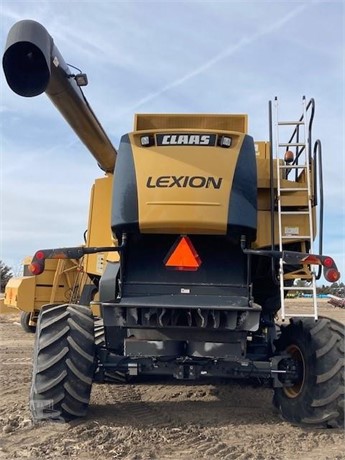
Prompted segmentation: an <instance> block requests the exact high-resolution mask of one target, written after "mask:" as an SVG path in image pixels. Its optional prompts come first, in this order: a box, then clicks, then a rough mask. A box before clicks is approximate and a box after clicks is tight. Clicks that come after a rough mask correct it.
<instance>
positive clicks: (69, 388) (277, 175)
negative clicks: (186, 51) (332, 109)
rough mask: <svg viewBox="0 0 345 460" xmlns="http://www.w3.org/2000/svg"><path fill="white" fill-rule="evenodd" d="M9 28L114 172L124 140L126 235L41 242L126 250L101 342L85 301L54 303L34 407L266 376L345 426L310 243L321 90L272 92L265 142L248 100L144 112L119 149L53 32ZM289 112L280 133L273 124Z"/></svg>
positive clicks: (299, 412)
mask: <svg viewBox="0 0 345 460" xmlns="http://www.w3.org/2000/svg"><path fill="white" fill-rule="evenodd" d="M8 40H9V41H8V45H7V48H6V51H5V55H4V70H5V74H6V78H7V81H8V83H9V85H10V87H11V88H12V89H13V90H14V91H15V92H17V93H18V94H20V95H23V96H34V95H36V94H39V93H41V92H43V91H46V93H47V94H48V96H49V97H50V98H51V99H52V101H53V103H54V104H55V105H56V106H57V107H58V109H59V110H60V112H61V113H62V114H63V116H64V117H65V118H66V119H67V121H68V122H69V123H70V125H71V126H72V128H73V129H74V130H75V131H76V133H77V134H78V135H79V137H80V138H81V140H82V141H83V142H84V143H85V144H86V145H87V147H88V148H89V150H90V152H91V153H92V155H94V156H95V158H96V159H97V161H98V163H100V165H101V167H102V168H103V169H104V170H105V171H108V172H109V171H110V170H111V169H112V168H113V167H114V164H115V161H114V158H115V155H116V165H115V169H114V186H113V191H112V204H111V222H110V227H111V232H112V235H113V238H114V241H116V242H117V243H116V244H117V246H115V247H114V246H109V247H90V246H89V247H77V248H57V249H43V250H39V251H38V252H37V253H36V255H35V257H34V259H33V261H32V268H33V270H35V271H36V273H40V272H42V271H43V270H44V267H45V260H47V259H50V258H73V259H80V258H81V257H83V256H84V255H85V254H97V253H99V252H108V253H111V252H113V253H117V254H119V260H118V261H110V260H108V262H107V265H106V269H105V272H104V274H103V276H102V277H101V278H100V280H99V296H100V298H99V301H97V302H96V303H97V305H98V306H99V307H100V310H101V316H102V319H103V323H104V341H102V342H101V343H97V344H96V343H95V340H94V337H93V334H94V332H93V331H94V324H93V316H92V313H91V311H90V308H89V307H88V306H82V305H74V304H63V305H57V306H50V305H47V306H46V307H43V308H42V310H41V312H40V316H39V320H38V325H37V341H36V348H35V351H34V373H33V383H32V389H31V397H30V400H31V410H32V414H33V417H34V418H35V419H37V420H42V419H47V418H49V419H53V420H54V419H63V420H70V419H72V418H74V417H77V416H83V415H85V414H86V411H87V407H88V404H89V397H90V391H91V385H92V381H98V382H109V381H110V382H111V381H116V380H117V377H118V376H119V375H121V377H122V378H125V379H126V378H131V382H135V379H136V377H137V376H140V375H146V376H150V375H152V376H171V377H172V378H176V379H179V380H198V379H200V380H201V379H203V378H204V377H208V378H211V377H222V378H242V379H243V378H251V377H257V378H260V379H266V380H269V381H270V382H271V383H272V386H273V388H274V404H275V405H276V406H277V407H278V408H279V410H280V411H281V413H282V415H283V417H285V418H286V419H287V420H289V421H291V422H293V423H301V424H309V425H313V426H322V427H341V426H342V425H343V422H344V412H343V405H342V395H343V394H344V382H343V379H342V371H343V370H344V359H343V355H342V353H341V351H340V350H341V347H342V346H343V345H341V344H342V343H343V340H344V328H343V326H342V325H341V324H339V323H337V322H335V321H332V320H330V319H328V318H320V317H319V316H318V312H317V304H316V285H315V283H316V279H317V278H319V277H320V276H321V273H322V271H323V275H324V277H325V278H326V279H327V280H328V281H337V280H338V279H339V277H340V274H339V272H338V270H337V267H336V264H335V262H334V261H333V259H331V258H330V257H328V256H326V255H323V254H322V248H319V251H315V250H314V248H313V242H314V239H315V236H316V223H317V222H316V221H317V213H316V207H317V204H318V203H321V204H322V201H323V198H322V187H321V186H320V184H321V183H322V182H321V181H320V179H321V177H320V175H319V176H318V177H317V176H316V173H315V171H320V167H319V166H320V164H321V143H320V141H316V142H315V144H313V143H312V121H313V118H314V109H315V102H314V100H313V99H311V100H310V101H306V99H305V98H303V101H302V110H301V111H302V115H301V116H300V117H299V118H298V117H297V118H296V120H295V121H286V122H284V121H281V120H280V119H278V113H277V112H275V113H273V105H274V107H275V108H277V106H278V101H277V100H276V101H275V102H274V104H272V103H270V104H269V115H270V132H271V136H270V139H269V140H268V141H256V140H254V139H253V138H252V137H251V136H250V134H249V133H248V132H247V115H244V114H221V115H214V114H212V115H210V114H183V115H181V114H137V115H136V117H135V123H134V129H133V131H132V132H129V133H127V134H124V135H123V136H122V138H121V141H120V144H119V147H118V149H117V151H115V149H114V148H113V147H112V145H111V143H110V141H109V140H108V138H107V136H106V135H105V133H104V130H103V128H102V127H101V126H100V124H99V122H98V120H97V119H96V118H95V116H94V115H93V113H92V111H91V109H90V108H89V105H88V103H87V102H86V99H85V97H84V96H83V93H82V92H81V88H80V87H78V86H77V84H76V81H75V78H74V77H72V76H71V75H70V71H69V69H68V67H67V66H66V64H65V63H64V60H63V59H62V57H61V55H60V54H59V52H58V51H57V49H56V47H55V45H54V43H53V40H52V38H51V37H50V36H49V34H48V32H47V31H46V30H45V29H44V28H43V27H42V26H41V25H39V24H37V23H34V22H32V21H29V22H28V21H24V22H21V23H19V25H18V24H17V25H15V26H14V32H13V31H12V32H10V34H9V39H8ZM77 114H78V116H76V115H77ZM76 119H78V121H77V122H76ZM289 125H291V132H292V134H291V135H289V136H287V139H284V140H283V139H282V138H281V136H278V135H277V134H276V133H277V132H278V131H279V130H280V129H281V128H282V127H284V128H286V127H288V126H289ZM274 128H275V129H274ZM318 226H319V228H320V230H321V232H322V221H320V222H319V223H318ZM297 279H302V280H304V281H305V289H306V290H309V291H310V293H311V306H310V311H309V312H308V313H305V312H301V314H300V315H298V316H297V317H293V318H290V322H289V324H288V325H283V326H281V327H280V323H279V324H278V322H277V319H276V318H277V314H279V315H280V316H281V319H282V320H285V318H286V317H289V316H291V315H290V314H289V312H288V309H287V308H286V307H287V305H285V296H286V294H287V292H288V291H289V290H292V291H293V290H294V289H296V287H295V286H294V281H295V280H297ZM48 338H49V340H50V342H49V343H50V347H48V348H47V347H44V346H43V345H44V344H45V343H46V341H47V340H48ZM320 350H323V352H322V353H321V352H320ZM57 395H58V397H57Z"/></svg>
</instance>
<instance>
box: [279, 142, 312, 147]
mask: <svg viewBox="0 0 345 460" xmlns="http://www.w3.org/2000/svg"><path fill="white" fill-rule="evenodd" d="M278 145H279V147H306V144H305V143H304V142H282V143H280V144H278Z"/></svg>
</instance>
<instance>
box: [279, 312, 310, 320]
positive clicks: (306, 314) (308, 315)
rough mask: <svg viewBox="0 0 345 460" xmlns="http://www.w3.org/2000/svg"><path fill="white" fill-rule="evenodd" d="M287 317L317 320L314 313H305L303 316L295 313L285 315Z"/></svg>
mask: <svg viewBox="0 0 345 460" xmlns="http://www.w3.org/2000/svg"><path fill="white" fill-rule="evenodd" d="M285 316H288V317H289V318H291V317H293V316H295V317H301V318H315V319H317V315H314V314H313V313H304V314H301V315H296V314H293V313H285Z"/></svg>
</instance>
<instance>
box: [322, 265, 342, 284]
mask: <svg viewBox="0 0 345 460" xmlns="http://www.w3.org/2000/svg"><path fill="white" fill-rule="evenodd" d="M324 277H325V278H326V280H327V281H328V282H329V283H335V282H336V281H338V279H339V278H340V273H339V272H338V270H337V269H335V268H329V269H328V270H325V273H324Z"/></svg>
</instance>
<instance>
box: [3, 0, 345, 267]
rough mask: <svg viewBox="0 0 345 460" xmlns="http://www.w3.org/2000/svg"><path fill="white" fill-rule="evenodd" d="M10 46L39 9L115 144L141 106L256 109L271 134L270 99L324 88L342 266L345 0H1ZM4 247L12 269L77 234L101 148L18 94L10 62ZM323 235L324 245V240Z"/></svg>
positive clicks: (333, 248) (290, 104) (259, 133)
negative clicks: (93, 148)
mask: <svg viewBox="0 0 345 460" xmlns="http://www.w3.org/2000/svg"><path fill="white" fill-rule="evenodd" d="M0 5H1V6H0V18H1V23H0V24H1V28H0V48H1V50H2V51H3V50H4V47H5V42H6V36H7V33H8V31H9V29H10V27H11V26H12V25H13V24H14V23H15V22H17V21H18V20H22V19H34V20H36V21H38V22H41V23H42V24H43V25H44V26H45V27H46V29H47V30H48V31H49V33H50V34H51V35H52V37H53V38H54V41H55V44H56V46H57V48H58V49H59V50H60V52H61V54H62V56H63V57H64V59H65V60H66V62H68V63H70V64H73V65H75V66H77V67H79V68H81V69H82V70H83V71H84V72H86V73H87V74H88V78H89V85H88V86H87V87H86V88H85V90H84V92H85V95H86V97H87V99H88V101H89V102H90V104H91V106H92V108H93V110H94V112H95V113H96V114H97V117H98V118H99V120H100V121H101V123H102V125H103V126H104V128H105V130H106V132H107V134H108V136H109V137H110V139H111V140H112V142H113V144H114V145H115V147H117V146H118V143H119V139H120V137H121V135H122V134H123V133H125V132H128V131H131V130H132V127H133V115H134V113H145V112H149V113H155V112H160V113H169V112H175V113H179V112H180V113H194V112H195V113H202V112H206V113H248V115H249V132H250V134H251V135H253V136H254V138H255V139H256V140H265V139H268V114H267V105H268V100H270V99H273V98H274V97H275V96H278V98H279V100H280V104H281V115H282V118H285V119H295V118H296V117H297V116H299V114H300V109H301V105H300V102H301V98H302V96H303V95H306V97H307V98H310V97H314V98H315V100H316V116H315V122H314V139H317V138H320V139H321V141H322V146H323V162H324V188H325V232H324V253H325V254H328V255H330V256H333V257H334V258H335V260H336V262H337V264H338V266H339V268H340V270H341V272H342V273H345V237H344V228H345V211H344V201H345V185H344V183H345V159H344V158H345V155H344V153H345V152H344V145H345V135H344V126H345V119H344V118H345V115H344V107H345V100H344V94H345V92H344V88H345V85H344V83H345V58H344V50H345V46H344V45H345V38H344V35H345V25H344V24H345V12H344V11H345V10H344V3H343V2H342V1H338V2H337V1H315V2H314V1H307V2H303V1H302V2H296V1H291V0H290V1H280V2H276V1H251V2H249V1H242V2H240V1H237V2H233V1H155V2H154V1H152V2H151V1H144V0H143V1H136V2H134V1H107V2H103V1H102V0H100V1H97V2H94V1H87V2H86V1H73V0H69V1H41V2H38V1H28V0H27V1H25V2H24V1H23V2H17V1H15V0H11V1H2V2H1V3H0ZM0 113H1V125H0V129H1V232H2V233H1V248H0V258H1V259H2V260H3V261H4V262H5V263H7V264H8V265H10V266H12V267H13V268H14V270H15V271H16V270H17V269H18V267H19V265H20V262H21V260H22V258H23V257H24V256H26V255H30V254H32V253H34V252H35V251H36V250H37V249H39V248H45V247H56V246H73V245H79V244H81V242H82V240H83V232H84V230H85V229H86V225H87V218H88V204H89V193H90V188H91V185H92V183H93V180H94V179H95V178H96V177H101V176H102V171H101V170H100V169H99V168H98V167H97V165H96V161H95V160H94V159H93V157H92V156H91V155H90V154H89V153H88V151H87V149H86V148H85V147H84V146H83V145H82V144H81V142H80V141H79V139H78V138H77V137H76V135H75V134H74V133H73V131H72V130H71V128H70V127H69V126H68V125H67V124H66V123H65V121H64V120H63V119H62V117H61V116H60V114H59V113H58V112H57V111H56V109H55V108H54V107H53V106H52V104H51V103H50V101H49V99H48V98H47V97H46V96H45V95H41V96H38V97H36V98H21V97H19V96H17V95H15V94H14V93H12V92H11V91H10V89H9V88H8V87H7V84H6V81H5V77H4V74H3V72H2V71H1V72H0ZM316 247H317V245H316Z"/></svg>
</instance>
